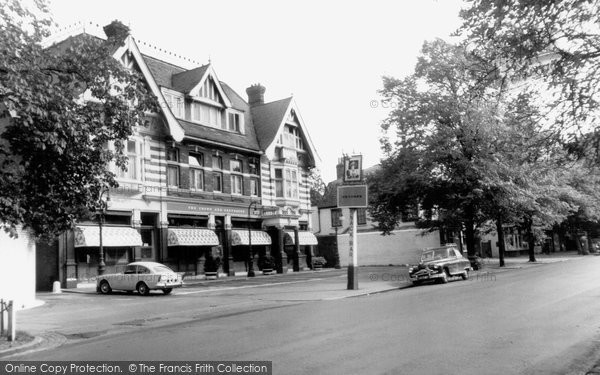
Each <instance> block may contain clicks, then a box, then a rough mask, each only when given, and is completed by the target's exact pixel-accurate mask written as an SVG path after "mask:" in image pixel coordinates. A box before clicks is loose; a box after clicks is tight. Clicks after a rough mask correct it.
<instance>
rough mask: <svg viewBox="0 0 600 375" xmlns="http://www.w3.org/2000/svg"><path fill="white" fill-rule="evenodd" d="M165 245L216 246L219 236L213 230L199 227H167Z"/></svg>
mask: <svg viewBox="0 0 600 375" xmlns="http://www.w3.org/2000/svg"><path fill="white" fill-rule="evenodd" d="M168 232H169V234H168V237H167V246H217V245H219V238H218V237H217V235H216V234H215V232H214V231H212V230H210V229H201V228H169V230H168Z"/></svg>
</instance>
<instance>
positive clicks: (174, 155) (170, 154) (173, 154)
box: [167, 148, 179, 163]
mask: <svg viewBox="0 0 600 375" xmlns="http://www.w3.org/2000/svg"><path fill="white" fill-rule="evenodd" d="M167 161H172V162H176V163H179V149H176V148H169V149H167Z"/></svg>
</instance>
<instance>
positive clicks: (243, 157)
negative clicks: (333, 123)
mask: <svg viewBox="0 0 600 375" xmlns="http://www.w3.org/2000/svg"><path fill="white" fill-rule="evenodd" d="M105 31H106V32H107V33H109V32H111V30H110V28H108V29H107V28H105ZM114 58H116V59H118V60H120V61H121V62H122V63H123V64H124V65H125V66H127V67H128V68H130V69H135V70H137V71H138V72H139V73H140V74H141V75H142V76H143V77H144V79H145V81H146V83H147V85H148V87H149V88H150V90H151V91H152V93H153V94H154V95H155V96H156V98H157V100H158V103H159V106H160V111H159V112H157V113H152V114H148V116H147V119H146V121H145V123H144V124H139V125H138V126H137V127H136V129H135V132H134V135H133V136H132V137H131V138H130V139H128V140H127V144H126V145H125V151H126V153H127V156H128V158H129V162H128V168H127V170H125V171H122V170H120V169H117V168H114V172H115V173H116V175H117V181H118V182H119V187H118V188H116V189H111V190H110V191H108V192H107V193H106V195H105V197H104V199H105V200H106V201H107V210H106V212H104V213H103V215H99V216H98V219H95V220H90V221H82V222H80V223H79V224H78V226H77V228H76V229H75V230H74V231H73V232H70V233H65V234H64V235H63V236H61V238H59V240H58V247H59V254H60V255H59V258H60V259H61V265H60V267H59V268H60V270H59V273H60V279H61V280H62V281H63V283H65V284H67V285H69V284H70V285H72V284H73V283H75V282H77V281H81V280H86V279H93V278H94V277H95V276H97V273H98V265H99V262H100V238H102V245H103V250H104V251H103V254H104V262H105V264H106V271H105V272H107V273H108V272H115V271H120V270H121V269H122V268H123V267H124V266H125V264H127V263H128V262H131V261H136V260H152V261H158V262H161V263H164V264H166V265H168V266H170V267H171V268H173V269H174V270H176V271H178V272H183V273H185V274H186V275H201V274H203V273H204V270H205V267H204V265H205V263H206V261H207V259H209V260H210V261H211V263H212V260H217V261H218V263H219V264H220V265H221V267H220V269H219V271H220V272H221V273H225V274H228V275H236V274H238V275H239V274H251V273H253V271H254V270H256V271H259V270H260V269H261V268H262V264H265V260H268V259H270V258H272V259H273V261H274V263H275V269H276V270H277V272H280V273H282V272H287V271H288V269H289V270H294V271H299V270H302V269H305V268H310V267H311V261H310V258H311V251H312V246H314V245H316V244H317V240H316V238H315V236H314V235H313V234H312V233H311V229H312V222H311V209H310V192H309V183H308V176H309V173H310V169H311V168H313V167H315V165H316V164H317V163H318V155H317V153H316V151H315V149H314V146H313V144H312V141H311V139H310V136H309V135H308V132H307V129H306V126H305V124H304V122H303V120H302V117H301V116H300V113H299V111H298V108H297V106H296V104H295V101H294V99H293V98H292V97H290V98H286V99H282V100H278V101H273V102H265V100H264V94H265V91H266V89H265V87H263V86H261V85H259V84H258V85H252V86H250V87H248V88H247V90H246V94H247V98H248V100H245V99H244V98H243V97H242V96H241V95H239V94H238V93H236V92H235V91H234V90H233V89H232V88H231V87H230V86H228V85H227V84H226V83H225V82H222V81H221V80H219V78H218V77H217V74H216V72H215V69H214V67H213V65H212V64H210V63H209V64H207V65H203V66H200V67H197V68H194V69H185V68H183V67H180V66H177V65H174V64H172V63H170V62H167V61H163V60H161V59H159V58H156V57H152V56H150V55H147V54H143V53H141V52H140V49H139V48H138V45H137V44H136V41H135V39H134V38H132V37H131V36H130V35H129V36H127V38H126V39H125V40H124V44H123V46H122V47H121V48H119V49H118V50H117V51H116V52H115V53H114ZM108 147H109V148H110V147H113V145H108ZM99 221H102V236H100V225H99V224H100V223H99Z"/></svg>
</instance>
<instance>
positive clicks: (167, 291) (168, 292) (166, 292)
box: [162, 288, 173, 294]
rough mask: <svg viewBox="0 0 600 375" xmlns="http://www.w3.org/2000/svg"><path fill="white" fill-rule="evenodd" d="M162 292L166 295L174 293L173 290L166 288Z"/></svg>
mask: <svg viewBox="0 0 600 375" xmlns="http://www.w3.org/2000/svg"><path fill="white" fill-rule="evenodd" d="M162 291H163V293H164V294H171V292H172V291H173V288H165V289H163V290H162Z"/></svg>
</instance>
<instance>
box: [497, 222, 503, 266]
mask: <svg viewBox="0 0 600 375" xmlns="http://www.w3.org/2000/svg"><path fill="white" fill-rule="evenodd" d="M496 232H498V258H499V259H500V267H504V250H505V247H504V229H502V216H501V215H498V217H497V218H496Z"/></svg>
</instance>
